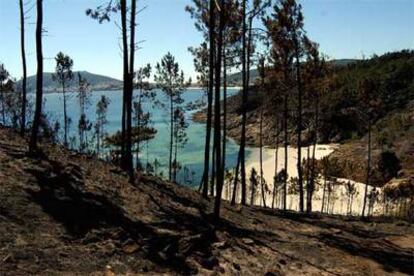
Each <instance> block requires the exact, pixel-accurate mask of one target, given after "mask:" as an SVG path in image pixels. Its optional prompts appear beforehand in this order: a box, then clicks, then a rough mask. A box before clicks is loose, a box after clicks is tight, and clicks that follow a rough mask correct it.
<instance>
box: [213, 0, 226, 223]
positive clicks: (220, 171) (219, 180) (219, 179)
mask: <svg viewBox="0 0 414 276" xmlns="http://www.w3.org/2000/svg"><path fill="white" fill-rule="evenodd" d="M216 4H217V2H216ZM223 4H224V0H221V1H220V7H217V10H218V11H219V15H220V18H219V30H218V31H219V32H218V38H217V60H216V66H215V75H216V76H215V99H214V114H215V116H214V120H215V122H214V141H215V143H216V170H217V172H216V200H215V203H214V216H215V218H216V219H219V217H220V205H221V195H222V192H223V184H224V168H223V166H222V156H221V154H222V152H221V150H222V145H221V116H220V115H221V111H220V109H221V108H220V92H221V91H220V88H221V64H222V54H223V52H222V47H223V28H224V5H223Z"/></svg>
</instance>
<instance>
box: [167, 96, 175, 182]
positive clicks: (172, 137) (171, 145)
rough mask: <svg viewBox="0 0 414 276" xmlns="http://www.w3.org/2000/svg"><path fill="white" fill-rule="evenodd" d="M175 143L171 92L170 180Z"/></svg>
mask: <svg viewBox="0 0 414 276" xmlns="http://www.w3.org/2000/svg"><path fill="white" fill-rule="evenodd" d="M173 144H174V101H173V98H172V93H170V159H169V162H168V180H169V181H171V180H172V166H173V164H172V161H173Z"/></svg>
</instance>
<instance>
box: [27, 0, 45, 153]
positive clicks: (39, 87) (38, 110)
mask: <svg viewBox="0 0 414 276" xmlns="http://www.w3.org/2000/svg"><path fill="white" fill-rule="evenodd" d="M36 9H37V21H36V60H37V74H36V106H35V114H34V119H33V125H32V133H31V136H30V143H29V151H30V152H31V153H35V152H36V150H37V140H38V135H39V125H40V120H41V115H42V103H43V53H42V26H43V0H37V1H36Z"/></svg>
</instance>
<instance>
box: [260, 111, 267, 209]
mask: <svg viewBox="0 0 414 276" xmlns="http://www.w3.org/2000/svg"><path fill="white" fill-rule="evenodd" d="M263 175H264V174H263V106H262V107H261V109H260V186H261V190H262V201H263V207H265V208H266V196H265V189H264V176H263Z"/></svg>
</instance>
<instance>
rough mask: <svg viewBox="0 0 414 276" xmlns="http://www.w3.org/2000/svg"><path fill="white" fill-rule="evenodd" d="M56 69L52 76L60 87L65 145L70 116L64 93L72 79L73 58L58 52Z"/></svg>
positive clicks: (66, 144) (66, 143)
mask: <svg viewBox="0 0 414 276" xmlns="http://www.w3.org/2000/svg"><path fill="white" fill-rule="evenodd" d="M55 61H56V69H55V73H54V74H53V76H52V78H53V80H54V81H56V82H58V83H59V84H60V85H61V88H62V94H63V127H64V145H65V146H66V147H67V146H68V145H69V144H68V132H69V121H70V118H68V114H67V100H68V99H67V94H66V92H67V91H66V88H67V87H68V86H69V83H70V82H71V81H72V79H73V72H72V67H73V60H72V59H71V58H70V57H69V56H67V55H65V54H63V53H62V52H59V53H58V54H57V55H56V57H55Z"/></svg>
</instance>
